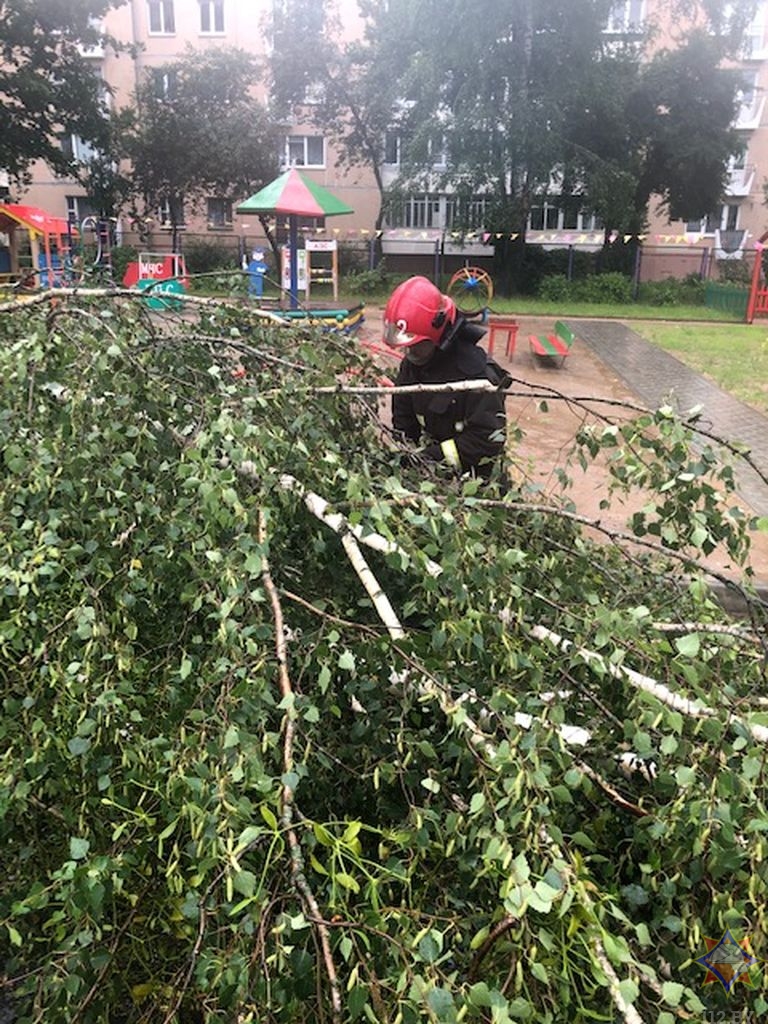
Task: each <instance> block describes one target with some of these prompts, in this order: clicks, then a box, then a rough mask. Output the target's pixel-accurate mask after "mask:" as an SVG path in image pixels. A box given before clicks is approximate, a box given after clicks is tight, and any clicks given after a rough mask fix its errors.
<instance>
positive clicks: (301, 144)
mask: <svg viewBox="0 0 768 1024" xmlns="http://www.w3.org/2000/svg"><path fill="white" fill-rule="evenodd" d="M318 140H319V142H320V148H321V150H322V154H321V159H320V163H317V162H316V161H314V160H313V161H312V162H310V156H316V155H317V154H313V153H311V152H310V150H311V149H312V148H313V147H314V146H315V145H316V143H317V141H318ZM297 151H299V156H298V157H297ZM283 166H284V167H325V139H324V138H323V136H322V135H286V137H285V149H284V152H283Z"/></svg>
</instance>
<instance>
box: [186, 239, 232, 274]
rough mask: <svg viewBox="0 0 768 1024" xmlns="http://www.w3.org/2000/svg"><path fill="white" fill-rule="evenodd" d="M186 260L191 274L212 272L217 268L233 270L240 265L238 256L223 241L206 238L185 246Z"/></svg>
mask: <svg viewBox="0 0 768 1024" xmlns="http://www.w3.org/2000/svg"><path fill="white" fill-rule="evenodd" d="M184 260H185V262H186V264H187V270H188V271H189V273H190V274H210V273H213V272H214V271H216V270H232V268H233V267H237V265H238V256H237V253H236V252H234V251H233V250H232V249H231V248H229V247H227V246H226V245H223V244H222V243H221V242H209V241H207V240H205V239H200V240H199V241H195V242H190V243H189V245H188V246H186V247H185V248H184Z"/></svg>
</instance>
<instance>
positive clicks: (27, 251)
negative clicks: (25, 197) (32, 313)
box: [0, 203, 78, 288]
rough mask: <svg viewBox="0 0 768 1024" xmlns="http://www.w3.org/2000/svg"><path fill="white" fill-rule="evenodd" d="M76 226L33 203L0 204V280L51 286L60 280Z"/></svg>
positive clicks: (76, 232)
mask: <svg viewBox="0 0 768 1024" xmlns="http://www.w3.org/2000/svg"><path fill="white" fill-rule="evenodd" d="M77 235H78V231H77V228H76V227H74V226H73V225H71V224H70V223H69V222H68V221H67V219H66V218H65V217H54V216H52V215H51V214H49V213H46V212H45V210H41V209H39V208H38V207H36V206H24V205H21V204H19V203H0V283H16V282H24V281H28V282H29V284H30V286H37V285H39V286H40V287H42V288H54V287H56V286H60V285H61V284H63V283H65V282H64V277H65V276H66V268H67V267H68V266H69V265H70V260H71V257H72V247H73V244H74V241H75V239H76V238H77Z"/></svg>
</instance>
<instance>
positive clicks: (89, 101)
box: [0, 0, 124, 184]
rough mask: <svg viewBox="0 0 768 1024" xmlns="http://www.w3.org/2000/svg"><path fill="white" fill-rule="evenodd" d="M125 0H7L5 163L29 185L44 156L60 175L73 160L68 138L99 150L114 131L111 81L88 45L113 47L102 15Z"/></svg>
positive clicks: (0, 88)
mask: <svg viewBox="0 0 768 1024" xmlns="http://www.w3.org/2000/svg"><path fill="white" fill-rule="evenodd" d="M122 2H124V0H69V2H67V3H61V2H57V0H42V2H39V3H28V2H25V0H1V2H0V23H2V26H3V30H2V39H1V40H0V99H1V100H2V103H0V168H1V169H4V170H5V171H7V173H8V175H9V176H10V178H11V179H13V180H15V181H17V182H18V183H20V184H23V183H25V182H27V181H28V180H29V167H30V165H31V164H32V163H33V162H34V161H35V160H44V161H46V163H47V164H48V165H49V166H50V167H51V168H52V169H53V170H54V171H55V172H56V173H59V174H71V173H72V172H73V169H74V167H73V163H72V161H71V160H70V159H69V158H68V157H67V156H66V155H65V153H64V152H63V151H62V148H61V144H60V139H61V138H62V136H67V135H76V136H79V137H80V138H81V139H82V140H84V141H85V142H88V143H90V144H92V145H93V146H94V147H96V148H98V147H99V146H100V145H102V143H103V141H104V136H105V132H106V130H107V119H108V110H107V106H106V103H105V85H104V83H103V82H102V81H101V80H100V78H99V77H98V75H96V74H94V71H93V61H91V60H89V59H88V58H87V57H86V56H84V51H87V49H88V48H89V47H93V46H100V45H111V46H113V47H115V48H118V47H119V45H120V44H118V43H117V42H116V41H115V40H113V39H110V38H109V37H107V36H105V35H103V34H102V32H101V31H100V29H99V28H98V27H97V24H96V23H97V20H98V19H99V18H101V17H103V15H104V14H106V12H107V11H108V10H110V8H112V7H119V6H120V4H121V3H122Z"/></svg>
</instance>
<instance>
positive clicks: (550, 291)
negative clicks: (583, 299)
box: [539, 274, 576, 302]
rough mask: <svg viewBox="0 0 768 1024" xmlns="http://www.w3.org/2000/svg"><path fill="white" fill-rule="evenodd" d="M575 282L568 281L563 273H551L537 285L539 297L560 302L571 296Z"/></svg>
mask: <svg viewBox="0 0 768 1024" xmlns="http://www.w3.org/2000/svg"><path fill="white" fill-rule="evenodd" d="M575 284H576V282H574V281H569V280H568V278H567V277H566V276H565V274H552V276H551V277H545V278H544V280H543V281H542V282H541V286H540V287H539V298H540V299H547V300H548V301H549V302H562V301H565V300H568V299H572V298H573V292H574V287H575Z"/></svg>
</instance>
